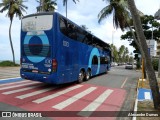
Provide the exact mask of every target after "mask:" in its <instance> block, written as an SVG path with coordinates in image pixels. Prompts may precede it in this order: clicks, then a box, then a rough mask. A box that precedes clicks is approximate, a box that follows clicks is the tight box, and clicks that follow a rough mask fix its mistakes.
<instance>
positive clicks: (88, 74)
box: [86, 70, 91, 80]
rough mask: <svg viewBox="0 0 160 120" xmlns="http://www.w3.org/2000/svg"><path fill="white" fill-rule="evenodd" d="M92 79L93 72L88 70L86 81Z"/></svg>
mask: <svg viewBox="0 0 160 120" xmlns="http://www.w3.org/2000/svg"><path fill="white" fill-rule="evenodd" d="M90 78H91V71H90V70H87V73H86V80H89V79H90Z"/></svg>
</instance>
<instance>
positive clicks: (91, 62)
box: [20, 12, 111, 84]
mask: <svg viewBox="0 0 160 120" xmlns="http://www.w3.org/2000/svg"><path fill="white" fill-rule="evenodd" d="M21 26H22V27H21V69H20V75H21V77H22V78H24V79H29V80H35V81H41V82H45V83H53V84H63V83H69V82H73V81H78V82H79V83H81V82H83V81H84V80H89V79H90V78H91V77H92V76H95V75H98V74H101V73H104V72H107V71H108V70H109V69H110V62H111V49H110V45H109V44H107V43H105V42H103V41H101V40H100V39H99V38H97V37H96V36H94V35H92V34H91V33H89V32H87V31H86V30H84V29H83V28H81V27H80V26H78V25H76V24H75V23H73V22H72V21H70V20H69V19H67V18H65V17H64V16H62V15H61V14H59V13H57V12H54V13H50V12H48V13H36V14H31V15H27V16H25V17H23V19H22V25H21Z"/></svg>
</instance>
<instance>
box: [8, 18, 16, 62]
mask: <svg viewBox="0 0 160 120" xmlns="http://www.w3.org/2000/svg"><path fill="white" fill-rule="evenodd" d="M11 27H12V20H11V22H10V26H9V40H10V45H11V50H12V55H13V63H14V64H15V56H14V49H13V44H12V37H11Z"/></svg>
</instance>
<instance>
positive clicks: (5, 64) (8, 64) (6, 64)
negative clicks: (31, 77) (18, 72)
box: [0, 60, 19, 67]
mask: <svg viewBox="0 0 160 120" xmlns="http://www.w3.org/2000/svg"><path fill="white" fill-rule="evenodd" d="M14 66H19V64H14V63H13V62H12V61H9V60H6V61H2V62H0V67H14Z"/></svg>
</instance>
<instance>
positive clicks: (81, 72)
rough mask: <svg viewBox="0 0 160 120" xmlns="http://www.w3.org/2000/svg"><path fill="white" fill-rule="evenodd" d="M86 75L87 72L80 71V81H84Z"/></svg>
mask: <svg viewBox="0 0 160 120" xmlns="http://www.w3.org/2000/svg"><path fill="white" fill-rule="evenodd" d="M84 77H85V73H84V72H83V71H80V73H79V76H78V83H82V82H83V80H84Z"/></svg>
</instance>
